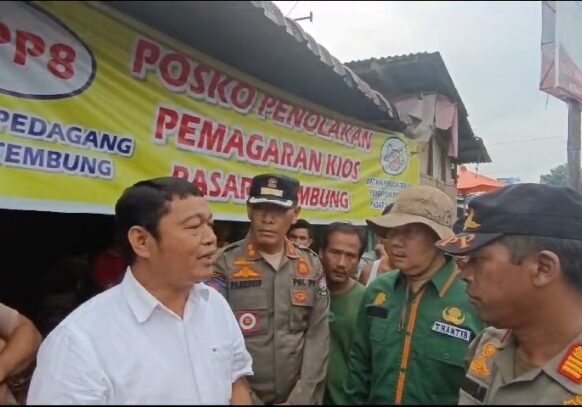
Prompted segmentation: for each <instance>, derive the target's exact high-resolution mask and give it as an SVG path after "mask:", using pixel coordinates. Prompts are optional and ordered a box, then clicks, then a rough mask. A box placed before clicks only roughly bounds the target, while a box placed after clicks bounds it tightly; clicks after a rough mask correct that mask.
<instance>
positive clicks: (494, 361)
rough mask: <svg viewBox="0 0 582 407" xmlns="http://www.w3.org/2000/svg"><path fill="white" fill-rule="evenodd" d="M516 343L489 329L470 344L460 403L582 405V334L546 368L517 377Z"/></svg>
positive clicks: (508, 332) (505, 334) (493, 329)
mask: <svg viewBox="0 0 582 407" xmlns="http://www.w3.org/2000/svg"><path fill="white" fill-rule="evenodd" d="M516 349H517V344H516V342H515V340H514V338H513V336H512V335H511V332H510V331H508V330H499V329H495V328H487V329H486V330H485V331H483V333H482V334H481V335H479V336H478V337H477V338H476V339H475V341H473V343H471V346H470V351H469V357H468V360H469V361H470V363H469V366H468V369H467V372H466V377H465V381H464V382H463V385H462V386H461V391H460V393H459V404H461V405H467V404H470V405H479V404H505V405H510V404H528V405H533V404H566V405H576V404H582V333H581V334H580V335H579V336H578V337H577V338H576V339H575V340H574V341H573V342H572V343H571V344H569V345H568V346H567V347H566V348H565V349H564V350H563V351H562V352H560V354H558V355H556V356H555V357H554V358H553V359H551V360H550V361H548V362H547V363H546V364H545V365H544V366H543V367H537V368H534V369H532V370H530V371H528V372H526V373H524V374H522V375H521V376H519V377H517V378H516V377H514V366H515V352H516Z"/></svg>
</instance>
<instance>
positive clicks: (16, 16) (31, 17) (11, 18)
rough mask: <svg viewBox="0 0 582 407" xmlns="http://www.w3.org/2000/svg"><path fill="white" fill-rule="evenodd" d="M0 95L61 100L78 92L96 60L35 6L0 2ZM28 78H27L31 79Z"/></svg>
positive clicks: (69, 32) (93, 72)
mask: <svg viewBox="0 0 582 407" xmlns="http://www.w3.org/2000/svg"><path fill="white" fill-rule="evenodd" d="M0 72H2V74H1V75H0V93H4V94H7V95H10V96H16V97H21V98H27V99H43V100H47V99H64V98H70V97H73V96H75V95H79V94H81V93H83V92H84V91H85V90H87V88H89V86H91V83H92V82H93V80H94V79H95V76H96V72H97V61H96V60H95V56H94V55H93V53H92V52H91V50H90V49H89V47H88V46H87V45H86V44H85V43H84V42H83V41H82V40H81V38H80V37H79V36H78V35H77V34H76V33H75V32H74V31H73V30H71V29H70V28H68V27H67V26H66V25H65V24H64V23H63V22H62V21H60V20H59V19H57V18H56V17H55V16H53V15H51V14H50V13H49V12H47V11H45V10H43V9H42V8H40V7H38V6H37V5H35V4H32V3H30V2H22V1H7V2H3V3H2V21H0ZM31 78H32V79H33V80H31Z"/></svg>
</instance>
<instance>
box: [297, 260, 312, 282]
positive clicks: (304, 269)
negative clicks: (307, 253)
mask: <svg viewBox="0 0 582 407" xmlns="http://www.w3.org/2000/svg"><path fill="white" fill-rule="evenodd" d="M297 272H298V273H299V275H300V276H303V277H307V276H308V275H309V274H310V270H309V265H308V264H307V262H306V261H305V259H304V258H303V257H302V258H301V259H299V265H298V266H297Z"/></svg>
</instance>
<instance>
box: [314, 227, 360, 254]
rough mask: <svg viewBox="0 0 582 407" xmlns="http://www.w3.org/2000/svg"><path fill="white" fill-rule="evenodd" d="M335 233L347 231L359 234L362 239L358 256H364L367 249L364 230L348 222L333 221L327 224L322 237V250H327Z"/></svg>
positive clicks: (347, 232)
mask: <svg viewBox="0 0 582 407" xmlns="http://www.w3.org/2000/svg"><path fill="white" fill-rule="evenodd" d="M334 233H346V234H350V235H356V236H358V239H360V252H359V255H358V257H362V254H364V250H365V242H364V232H363V231H362V230H361V229H360V228H358V227H357V226H355V225H352V224H351V223H347V222H333V223H330V224H329V225H327V227H326V228H325V231H324V232H323V235H322V237H321V250H322V251H323V250H325V249H326V248H327V246H329V241H330V238H331V236H332V235H333V234H334Z"/></svg>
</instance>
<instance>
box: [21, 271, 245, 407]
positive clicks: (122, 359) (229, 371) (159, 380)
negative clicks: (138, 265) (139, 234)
mask: <svg viewBox="0 0 582 407" xmlns="http://www.w3.org/2000/svg"><path fill="white" fill-rule="evenodd" d="M251 365H252V361H251V357H250V355H249V353H248V352H247V351H246V349H245V345H244V338H243V336H242V334H241V332H240V329H239V328H238V325H237V323H236V321H235V319H234V317H233V315H232V312H231V310H230V308H229V306H228V304H227V303H226V301H225V300H224V298H222V296H220V295H219V294H218V293H216V292H215V291H214V290H213V289H211V288H209V287H207V286H205V285H204V284H196V285H194V286H193V288H192V290H191V292H190V295H189V298H188V301H187V303H186V307H185V311H184V318H183V319H181V318H179V317H178V316H177V315H176V314H174V313H173V312H172V311H170V310H169V309H167V308H166V307H165V306H163V305H162V304H161V303H160V302H159V301H158V300H157V299H156V298H155V297H154V296H153V295H152V294H150V293H149V292H148V291H147V290H146V289H145V288H144V287H143V286H142V285H141V284H139V282H138V281H137V280H136V279H135V277H134V276H133V273H132V272H131V270H130V269H128V271H127V272H126V273H125V277H124V279H123V281H122V282H121V284H119V285H117V286H115V287H113V288H111V289H109V290H107V291H105V292H104V293H101V294H99V295H97V296H95V297H94V298H92V299H91V300H89V301H87V302H86V303H85V304H83V305H81V306H80V307H79V308H77V309H76V310H75V311H73V312H72V313H71V314H70V315H69V316H68V317H67V318H65V319H64V320H63V321H62V322H61V323H60V324H59V325H58V326H57V327H56V328H55V329H54V330H53V331H52V332H51V333H50V334H49V336H48V337H47V338H46V340H45V341H44V342H43V344H42V345H41V348H40V351H39V353H38V358H37V368H36V370H35V372H34V374H33V378H32V382H31V385H30V390H29V393H28V400H27V403H28V404H161V405H163V404H229V402H230V398H231V392H232V383H234V382H235V381H236V380H237V379H239V378H240V377H242V376H246V375H252V366H251Z"/></svg>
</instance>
